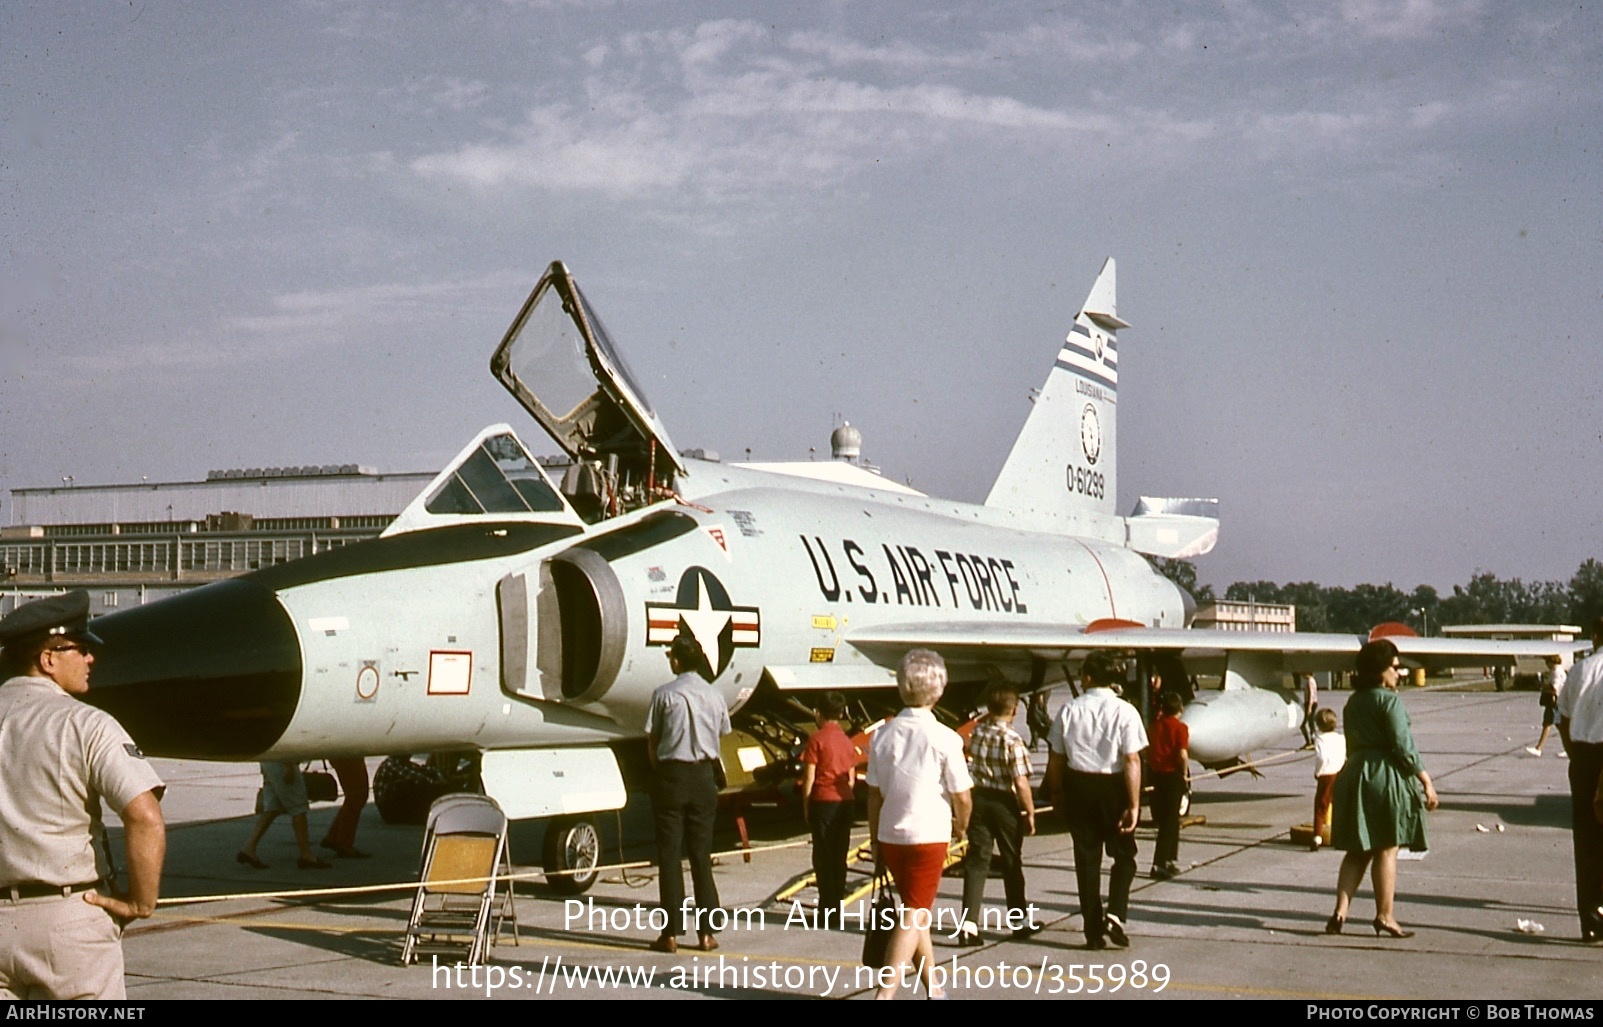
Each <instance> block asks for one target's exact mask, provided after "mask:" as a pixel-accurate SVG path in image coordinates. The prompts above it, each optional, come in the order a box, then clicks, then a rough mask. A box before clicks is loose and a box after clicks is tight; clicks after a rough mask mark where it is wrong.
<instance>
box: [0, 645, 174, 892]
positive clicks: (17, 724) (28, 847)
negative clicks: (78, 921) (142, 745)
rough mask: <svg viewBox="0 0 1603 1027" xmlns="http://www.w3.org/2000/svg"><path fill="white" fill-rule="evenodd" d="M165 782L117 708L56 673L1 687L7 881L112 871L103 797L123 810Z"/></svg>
mask: <svg viewBox="0 0 1603 1027" xmlns="http://www.w3.org/2000/svg"><path fill="white" fill-rule="evenodd" d="M161 787H162V781H161V778H160V777H158V776H157V775H156V771H155V769H154V768H152V767H151V765H150V764H149V763H148V762H147V761H146V760H145V758H144V756H143V755H142V754H140V752H139V749H138V748H137V747H136V746H135V745H134V743H133V740H132V739H130V738H129V737H128V732H126V731H124V730H123V729H122V725H121V724H119V723H117V721H116V719H115V718H114V717H112V715H111V714H109V713H107V712H105V711H104V710H99V709H96V708H95V707H93V706H89V705H87V704H85V703H82V702H80V701H78V700H77V699H75V698H73V697H72V696H70V695H68V694H67V693H65V692H63V691H62V690H61V689H60V688H59V687H57V685H56V684H55V682H53V681H50V680H48V679H46V678H35V677H15V678H12V679H11V680H9V681H7V682H6V683H5V684H4V685H0V885H11V884H22V883H35V882H36V883H42V884H50V885H73V884H85V883H88V882H91V881H98V880H101V879H103V878H105V877H107V876H109V875H110V873H111V865H110V862H109V860H108V859H107V857H106V851H105V845H104V834H105V831H104V828H103V827H102V825H101V820H100V800H101V799H105V800H106V801H107V802H109V803H110V804H111V807H112V809H113V810H114V811H116V812H118V813H121V812H122V811H123V810H124V809H126V808H127V806H128V804H129V803H130V802H132V801H133V800H134V799H137V798H138V797H139V796H141V795H143V794H144V793H145V792H148V791H151V790H152V789H158V788H161Z"/></svg>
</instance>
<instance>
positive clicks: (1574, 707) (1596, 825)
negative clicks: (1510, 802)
mask: <svg viewBox="0 0 1603 1027" xmlns="http://www.w3.org/2000/svg"><path fill="white" fill-rule="evenodd" d="M1592 646H1593V649H1592V655H1590V656H1588V657H1587V658H1586V659H1584V660H1582V661H1581V662H1580V663H1577V664H1576V665H1575V667H1574V668H1573V669H1572V670H1571V671H1570V676H1569V679H1568V680H1567V681H1565V682H1564V688H1563V689H1562V690H1560V692H1559V694H1558V736H1559V738H1561V739H1563V741H1564V751H1565V752H1566V753H1568V754H1569V757H1570V818H1571V820H1570V831H1571V835H1572V837H1573V840H1574V845H1575V905H1576V909H1577V910H1578V911H1579V912H1580V915H1581V940H1582V941H1590V942H1600V941H1603V795H1600V793H1599V789H1600V788H1603V617H1599V618H1598V619H1597V620H1596V621H1594V622H1593V623H1592Z"/></svg>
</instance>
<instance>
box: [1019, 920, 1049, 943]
mask: <svg viewBox="0 0 1603 1027" xmlns="http://www.w3.org/2000/svg"><path fill="white" fill-rule="evenodd" d="M1044 930H1046V928H1045V927H1043V926H1041V925H1040V924H1025V925H1024V926H1023V927H1017V928H1014V930H1013V940H1014V941H1029V940H1030V939H1031V938H1033V937H1035V936H1036V935H1037V934H1040V933H1041V932H1042V931H1044Z"/></svg>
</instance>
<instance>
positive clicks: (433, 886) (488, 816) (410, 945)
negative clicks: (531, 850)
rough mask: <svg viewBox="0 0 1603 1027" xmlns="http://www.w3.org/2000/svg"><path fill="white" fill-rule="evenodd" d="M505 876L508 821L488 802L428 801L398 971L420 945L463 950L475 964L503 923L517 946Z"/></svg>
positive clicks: (470, 798) (463, 798)
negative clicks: (414, 892) (418, 863)
mask: <svg viewBox="0 0 1603 1027" xmlns="http://www.w3.org/2000/svg"><path fill="white" fill-rule="evenodd" d="M511 874H512V856H511V853H510V852H509V851H508V848H507V818H506V814H504V813H502V812H501V807H500V806H498V805H496V802H495V800H494V799H492V798H490V797H489V796H486V795H461V794H458V795H444V796H441V797H440V798H438V799H436V800H434V804H433V805H432V806H430V807H429V816H428V822H427V825H426V826H425V829H424V832H423V854H422V862H421V866H420V867H419V870H418V882H417V895H416V896H415V897H414V898H413V899H412V915H411V917H410V918H409V919H408V920H407V924H406V943H405V945H404V946H403V947H402V949H401V965H402V966H408V965H410V964H411V962H412V960H414V959H416V958H417V954H418V949H419V948H420V947H424V946H427V947H429V948H430V949H431V950H432V949H434V948H446V949H453V950H454V949H460V948H462V947H464V946H465V947H466V948H467V950H468V959H467V962H468V965H469V966H478V965H480V964H482V963H483V962H484V959H485V955H486V953H487V951H488V949H489V947H490V945H492V944H494V943H495V942H496V941H497V940H499V938H500V936H501V932H502V929H503V928H504V927H505V926H506V925H507V924H508V923H509V922H510V924H511V927H512V944H514V945H516V944H518V942H519V938H518V911H517V906H516V904H515V903H514V901H513V894H512V882H511V881H510V880H507V878H509V877H510V876H511ZM503 886H504V887H503Z"/></svg>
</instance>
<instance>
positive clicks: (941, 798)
mask: <svg viewBox="0 0 1603 1027" xmlns="http://www.w3.org/2000/svg"><path fill="white" fill-rule="evenodd" d="M865 779H866V780H867V782H868V786H869V787H870V788H875V789H878V790H879V794H880V807H879V840H880V841H881V842H889V843H890V844H892V845H929V844H933V843H935V842H946V841H950V840H951V838H952V802H951V797H952V796H953V795H957V794H960V793H962V792H966V791H969V790H970V789H972V788H973V787H974V781H973V779H972V778H971V777H970V776H969V772H968V762H967V761H966V760H965V759H964V758H963V739H962V738H960V737H958V734H957V732H956V731H953V730H952V729H951V728H949V727H946V726H945V725H943V724H941V723H940V721H938V720H936V719H935V715H934V714H933V713H931V712H930V711H929V710H920V709H912V708H909V709H905V710H903V711H902V712H901V713H898V714H897V715H896V716H895V717H894V718H893V719H892V720H891V721H890V723H888V724H886V725H884V726H883V727H881V728H880V729H879V730H877V731H875V732H874V737H873V739H872V740H870V742H869V745H868V774H867V775H866V778H865Z"/></svg>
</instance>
